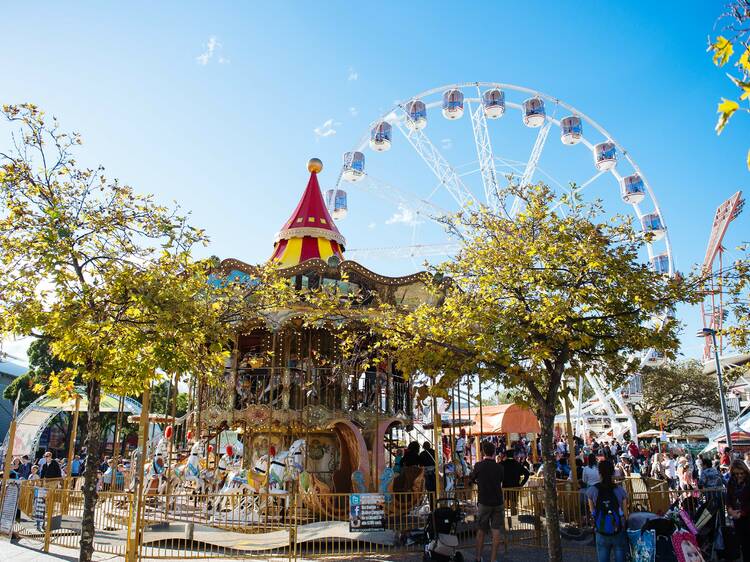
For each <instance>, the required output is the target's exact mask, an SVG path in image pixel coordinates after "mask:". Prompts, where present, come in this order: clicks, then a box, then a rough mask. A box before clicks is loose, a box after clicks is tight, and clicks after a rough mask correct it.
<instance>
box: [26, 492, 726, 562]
mask: <svg viewBox="0 0 750 562" xmlns="http://www.w3.org/2000/svg"><path fill="white" fill-rule="evenodd" d="M625 487H626V490H627V492H628V501H629V510H630V511H631V512H635V511H649V512H653V513H663V512H664V511H665V510H667V509H668V508H669V507H670V506H672V505H674V504H675V503H677V502H680V504H681V505H682V506H683V507H684V508H685V509H686V510H687V511H688V512H690V511H691V509H692V507H691V506H692V505H696V504H697V502H698V501H699V500H701V499H703V500H708V502H712V503H713V506H714V513H715V517H723V516H724V491H723V490H708V491H706V490H702V491H697V490H691V491H675V490H668V489H666V486H665V485H664V483H662V482H659V481H650V482H649V481H645V480H644V481H641V479H628V480H626V481H625ZM503 496H504V502H505V504H504V505H505V520H504V523H505V529H506V532H505V533H504V534H503V541H504V546H505V548H506V550H507V549H508V548H509V547H516V548H544V547H545V546H546V540H547V536H546V533H547V531H546V522H547V521H546V520H547V517H546V515H547V514H546V513H545V506H544V488H542V487H540V486H526V487H523V488H512V489H505V490H504V491H503ZM448 497H449V498H450V500H451V501H452V504H453V505H455V506H456V507H457V508H458V509H460V511H461V512H462V513H463V520H462V522H461V523H460V524H459V526H458V528H457V534H458V536H459V540H460V544H461V546H462V548H469V549H473V541H474V531H475V529H476V522H477V503H476V499H477V498H476V490H475V489H473V488H467V489H459V490H452V491H450V492H449V493H448ZM134 499H135V497H134V495H133V493H129V492H99V494H98V501H97V503H96V508H95V513H94V523H95V530H96V531H95V537H94V549H95V551H97V552H101V553H107V554H111V555H117V556H125V555H126V554H127V550H128V544H129V542H128V533H129V532H130V533H131V536H134V537H135V540H134V541H133V542H131V543H130V548H131V549H133V548H135V549H137V551H136V553H137V555H138V557H140V558H154V559H159V558H185V559H199V558H233V559H237V558H247V559H253V558H269V557H281V558H287V559H292V558H295V559H296V558H297V557H303V558H317V557H333V556H341V555H347V556H351V555H360V554H361V555H377V554H394V553H399V552H406V551H414V550H418V549H421V548H422V547H423V544H424V541H425V532H424V530H425V528H426V527H427V526H428V523H429V521H430V516H431V506H433V505H434V502H435V497H434V494H433V493H428V492H393V493H386V494H385V495H384V497H383V501H382V505H381V507H380V508H379V509H382V521H380V523H381V524H382V525H381V526H380V528H378V529H374V530H367V529H365V528H362V527H357V525H356V524H353V523H352V517H353V513H354V512H353V510H352V507H353V504H352V495H350V494H336V493H316V492H315V491H314V489H311V490H310V492H308V493H304V492H289V493H285V492H282V493H270V494H269V493H249V492H241V491H240V492H236V493H231V494H191V493H185V492H181V493H177V494H170V495H168V496H167V495H161V496H147V497H145V499H144V507H143V511H142V516H141V517H140V518H138V520H136V517H135V508H134V505H135V502H134ZM557 500H558V516H559V519H560V523H561V535H562V537H563V539H564V540H563V545H564V548H565V549H568V550H570V549H576V550H579V551H581V554H582V555H583V554H586V555H587V556H588V555H591V554H592V547H593V544H594V541H593V529H592V521H591V517H590V514H589V509H588V506H587V503H586V498H585V490H574V489H570V488H569V483H567V482H558V490H557ZM355 505H356V504H355ZM19 507H20V510H21V512H22V517H21V520H20V521H18V522H17V523H16V525H15V532H16V533H17V534H18V535H20V536H22V537H26V538H31V539H37V540H39V541H41V542H42V545H43V546H42V549H44V550H45V551H48V550H49V547H50V545H56V546H61V547H66V548H70V549H78V548H80V535H81V521H82V518H83V509H84V498H83V493H82V492H81V491H80V490H74V489H69V488H66V487H64V486H63V485H62V484H61V483H60V482H40V481H30V482H29V481H25V482H23V483H22V485H21V497H20V502H19ZM40 508H41V509H40ZM355 511H356V510H355ZM691 515H693V514H692V513H691ZM133 531H134V532H133ZM132 552H133V551H132V550H131V553H132Z"/></svg>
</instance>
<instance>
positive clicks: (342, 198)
mask: <svg viewBox="0 0 750 562" xmlns="http://www.w3.org/2000/svg"><path fill="white" fill-rule="evenodd" d="M326 206H327V207H328V210H329V211H330V212H331V217H332V218H333V219H334V220H341V219H343V218H346V214H347V208H346V191H344V190H343V189H329V190H328V191H327V192H326Z"/></svg>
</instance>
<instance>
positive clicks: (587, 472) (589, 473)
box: [581, 453, 601, 488]
mask: <svg viewBox="0 0 750 562" xmlns="http://www.w3.org/2000/svg"><path fill="white" fill-rule="evenodd" d="M587 460H588V464H587V466H585V467H583V474H582V476H581V481H582V482H583V486H582V488H588V487H589V486H593V485H594V484H598V483H599V482H600V480H601V478H600V477H599V469H598V468H597V467H596V455H595V454H594V453H591V454H590V455H589V458H588V459H587Z"/></svg>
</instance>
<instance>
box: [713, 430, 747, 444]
mask: <svg viewBox="0 0 750 562" xmlns="http://www.w3.org/2000/svg"><path fill="white" fill-rule="evenodd" d="M730 437H731V438H732V444H733V445H737V444H743V445H747V444H750V433H748V432H747V431H735V432H733V433H732V435H731V436H730ZM716 441H717V442H718V443H726V441H727V436H726V434H725V435H722V436H721V437H719V438H718V439H717V440H716Z"/></svg>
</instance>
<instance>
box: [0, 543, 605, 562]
mask: <svg viewBox="0 0 750 562" xmlns="http://www.w3.org/2000/svg"><path fill="white" fill-rule="evenodd" d="M41 548H42V543H40V542H39V541H35V540H31V539H21V540H20V541H18V542H13V543H4V544H1V543H0V553H2V555H3V556H2V559H3V560H12V562H49V561H52V560H68V561H70V562H75V561H77V560H78V551H77V550H73V549H69V548H62V547H59V546H55V545H52V546H51V547H50V552H49V554H45V553H44V552H41ZM589 551H590V552H589V556H586V554H585V553H584V552H582V551H581V550H579V549H576V550H571V551H566V553H565V556H564V560H565V562H590V561H593V560H594V552H593V549H589ZM463 554H464V559H465V560H467V561H472V560H473V559H474V552H473V551H472V550H464V551H463ZM488 555H489V545H488V547H487V551H486V552H485V560H486V556H488ZM94 560H96V561H98V562H104V561H112V562H123V561H124V559H123V558H122V557H121V556H113V555H110V554H101V553H96V554H95V555H94ZM178 560H179V561H180V562H184V560H185V559H175V560H174V561H169V560H165V559H161V560H160V562H177V561H178ZM230 560H248V558H210V559H206V558H204V559H201V561H200V562H229V561H230ZM252 560H255V561H256V562H266V559H263V558H252ZM283 560H285V559H284V558H271V559H268V562H283ZM320 560H321V559H317V560H315V561H312V560H304V559H302V558H298V559H297V561H296V562H320ZM329 560H335V562H421V561H422V556H421V555H420V554H419V553H413V552H412V553H405V554H401V555H382V556H356V557H336V558H329ZM501 560H502V562H546V560H547V552H546V550H543V549H540V548H528V547H523V548H522V547H513V548H509V549H508V553H507V554H504V555H503V556H501Z"/></svg>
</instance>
